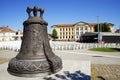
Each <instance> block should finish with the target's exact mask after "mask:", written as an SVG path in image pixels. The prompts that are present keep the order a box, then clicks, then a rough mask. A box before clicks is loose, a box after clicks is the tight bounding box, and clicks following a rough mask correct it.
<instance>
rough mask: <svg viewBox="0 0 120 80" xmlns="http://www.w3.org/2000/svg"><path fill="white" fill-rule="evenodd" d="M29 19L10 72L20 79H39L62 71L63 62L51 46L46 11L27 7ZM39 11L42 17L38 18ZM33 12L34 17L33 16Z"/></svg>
mask: <svg viewBox="0 0 120 80" xmlns="http://www.w3.org/2000/svg"><path fill="white" fill-rule="evenodd" d="M26 11H27V13H28V16H29V18H28V19H27V20H26V21H24V23H23V25H24V30H23V39H22V44H21V48H20V52H19V54H18V55H17V56H16V57H15V58H12V59H11V60H10V62H9V64H8V69H7V70H8V72H9V73H10V74H12V75H15V76H19V77H37V76H46V75H50V74H52V73H56V72H58V71H60V70H61V69H62V60H61V59H60V58H59V57H58V56H56V55H55V54H54V53H53V51H52V49H51V47H50V44H49V39H48V34H47V25H48V23H47V22H46V21H44V20H43V18H42V17H43V13H44V9H42V8H38V7H36V6H35V7H34V8H30V7H27V9H26ZM38 11H39V12H40V16H39V17H38V16H37V13H38ZM31 12H33V16H31Z"/></svg>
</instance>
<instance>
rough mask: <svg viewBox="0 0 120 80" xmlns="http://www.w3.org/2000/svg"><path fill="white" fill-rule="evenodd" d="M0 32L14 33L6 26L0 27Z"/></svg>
mask: <svg viewBox="0 0 120 80" xmlns="http://www.w3.org/2000/svg"><path fill="white" fill-rule="evenodd" d="M0 32H15V31H14V30H12V29H10V28H9V27H8V26H3V27H0Z"/></svg>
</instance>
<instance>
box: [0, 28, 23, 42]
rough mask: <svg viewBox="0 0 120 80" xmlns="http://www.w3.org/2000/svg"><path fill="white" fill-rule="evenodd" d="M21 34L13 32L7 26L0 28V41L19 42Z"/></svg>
mask: <svg viewBox="0 0 120 80" xmlns="http://www.w3.org/2000/svg"><path fill="white" fill-rule="evenodd" d="M22 36H23V33H22V32H21V31H20V30H18V31H14V30H12V29H10V28H9V27H8V26H3V27H0V41H15V40H21V37H22Z"/></svg>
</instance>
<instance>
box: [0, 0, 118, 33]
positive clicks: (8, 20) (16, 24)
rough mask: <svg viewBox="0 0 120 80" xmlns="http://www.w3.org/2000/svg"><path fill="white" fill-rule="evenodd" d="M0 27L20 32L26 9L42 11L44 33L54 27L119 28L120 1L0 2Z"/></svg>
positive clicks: (38, 0) (53, 0)
mask: <svg viewBox="0 0 120 80" xmlns="http://www.w3.org/2000/svg"><path fill="white" fill-rule="evenodd" d="M0 6H1V7H0V26H9V27H10V28H12V29H13V30H18V29H20V30H23V22H24V21H25V20H26V19H27V18H28V15H27V13H26V8H27V6H30V7H34V6H38V7H39V8H44V9H45V13H44V16H43V18H44V20H46V21H47V22H48V26H47V27H48V32H49V33H50V30H51V26H52V25H55V24H74V23H77V22H80V21H84V22H87V23H96V22H97V16H99V22H109V23H113V24H114V29H115V30H116V29H118V28H119V27H120V0H0Z"/></svg>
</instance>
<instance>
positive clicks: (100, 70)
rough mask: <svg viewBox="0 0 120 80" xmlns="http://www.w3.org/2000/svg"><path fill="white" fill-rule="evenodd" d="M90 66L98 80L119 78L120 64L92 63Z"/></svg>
mask: <svg viewBox="0 0 120 80" xmlns="http://www.w3.org/2000/svg"><path fill="white" fill-rule="evenodd" d="M91 68H92V69H91V71H92V74H93V75H94V76H96V77H97V79H98V80H120V65H106V64H92V66H91Z"/></svg>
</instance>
